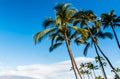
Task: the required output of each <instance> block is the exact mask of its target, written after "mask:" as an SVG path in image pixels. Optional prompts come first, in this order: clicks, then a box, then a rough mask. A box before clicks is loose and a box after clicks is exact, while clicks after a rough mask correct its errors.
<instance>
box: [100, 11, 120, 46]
mask: <svg viewBox="0 0 120 79" xmlns="http://www.w3.org/2000/svg"><path fill="white" fill-rule="evenodd" d="M101 21H102V24H103V26H104V29H105V28H107V27H108V26H109V27H111V28H112V31H113V33H114V36H115V39H116V42H117V45H118V47H119V48H120V43H119V41H118V37H117V34H116V32H115V27H116V26H119V27H120V16H119V17H118V16H117V15H115V14H114V10H111V11H110V13H103V14H101Z"/></svg>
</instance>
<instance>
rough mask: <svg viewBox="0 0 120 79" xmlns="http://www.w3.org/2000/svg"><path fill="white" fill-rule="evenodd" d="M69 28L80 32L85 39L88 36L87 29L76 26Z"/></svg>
mask: <svg viewBox="0 0 120 79" xmlns="http://www.w3.org/2000/svg"><path fill="white" fill-rule="evenodd" d="M71 28H73V29H74V30H76V31H77V32H78V33H80V34H81V35H82V36H83V37H85V38H86V39H87V38H88V30H86V29H83V28H78V27H76V26H71Z"/></svg>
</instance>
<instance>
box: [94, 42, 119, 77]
mask: <svg viewBox="0 0 120 79" xmlns="http://www.w3.org/2000/svg"><path fill="white" fill-rule="evenodd" d="M96 46H97V47H98V49H99V50H100V52H101V54H102V55H103V56H104V57H105V59H106V60H107V62H108V63H109V65H110V67H111V68H112V70H114V69H115V68H114V67H113V65H112V63H111V62H110V60H109V59H108V58H107V56H106V55H105V54H104V53H103V51H102V50H101V48H100V46H99V45H98V44H96ZM114 73H115V75H116V76H117V78H118V79H120V77H119V75H118V74H117V72H114Z"/></svg>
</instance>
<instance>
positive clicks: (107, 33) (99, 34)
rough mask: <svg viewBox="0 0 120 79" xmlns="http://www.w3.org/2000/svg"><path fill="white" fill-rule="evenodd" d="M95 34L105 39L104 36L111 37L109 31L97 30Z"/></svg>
mask: <svg viewBox="0 0 120 79" xmlns="http://www.w3.org/2000/svg"><path fill="white" fill-rule="evenodd" d="M96 36H98V37H99V38H102V39H105V38H110V39H113V35H112V34H111V33H110V32H105V33H103V32H102V31H99V32H98V33H97V34H96Z"/></svg>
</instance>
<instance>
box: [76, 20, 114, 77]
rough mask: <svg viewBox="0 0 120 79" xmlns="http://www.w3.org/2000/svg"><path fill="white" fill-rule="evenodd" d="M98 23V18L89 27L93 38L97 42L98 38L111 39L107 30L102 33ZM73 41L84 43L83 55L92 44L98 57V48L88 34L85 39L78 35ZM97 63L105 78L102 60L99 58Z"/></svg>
mask: <svg viewBox="0 0 120 79" xmlns="http://www.w3.org/2000/svg"><path fill="white" fill-rule="evenodd" d="M99 25H100V21H99V20H98V21H95V26H93V27H91V28H90V31H91V32H92V35H93V36H94V38H95V39H96V42H98V41H99V39H105V38H110V39H112V34H111V33H109V32H105V33H103V32H102V31H101V30H100V29H99V28H98V26H99ZM75 41H76V43H83V44H85V45H86V46H85V49H84V52H83V54H84V55H85V56H86V55H87V51H88V49H89V48H90V46H92V45H94V48H95V51H96V54H97V56H98V57H100V55H99V53H98V50H97V48H96V45H95V43H94V41H93V39H92V38H91V37H90V35H89V37H88V39H86V40H85V39H84V38H83V37H79V38H77V39H76V40H75ZM99 64H100V65H101V68H102V72H103V74H104V77H105V78H107V76H106V73H105V70H104V67H103V65H102V62H101V60H100V59H99Z"/></svg>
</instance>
